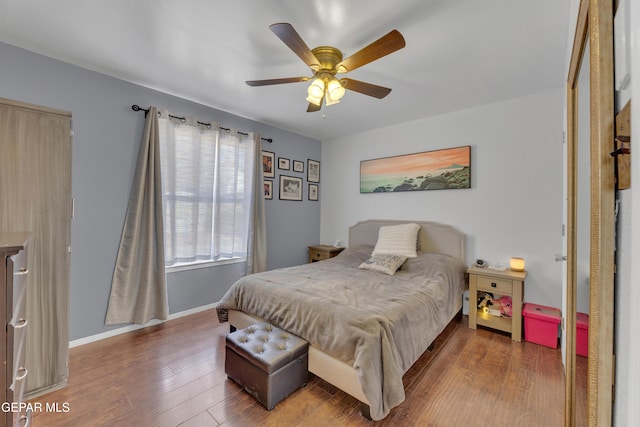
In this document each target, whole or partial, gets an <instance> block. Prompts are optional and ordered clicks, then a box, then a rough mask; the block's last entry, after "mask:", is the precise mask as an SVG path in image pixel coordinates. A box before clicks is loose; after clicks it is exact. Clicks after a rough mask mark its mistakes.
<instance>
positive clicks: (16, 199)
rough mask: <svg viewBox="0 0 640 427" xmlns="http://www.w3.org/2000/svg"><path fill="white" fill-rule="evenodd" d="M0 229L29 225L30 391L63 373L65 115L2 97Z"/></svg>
mask: <svg viewBox="0 0 640 427" xmlns="http://www.w3.org/2000/svg"><path fill="white" fill-rule="evenodd" d="M0 230H2V231H30V232H31V233H32V240H31V242H30V247H29V260H28V268H29V275H28V284H27V289H28V292H27V318H28V319H29V334H28V335H27V346H26V366H27V369H28V370H29V373H28V376H27V392H28V393H30V394H31V395H34V394H37V393H40V392H44V391H46V390H48V389H52V388H59V387H61V386H63V385H65V384H66V382H67V378H68V366H67V360H68V353H69V267H70V245H71V113H69V112H66V111H60V110H54V109H50V108H46V107H40V106H36V105H29V104H24V103H20V102H16V101H10V100H6V99H1V98H0Z"/></svg>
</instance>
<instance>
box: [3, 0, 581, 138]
mask: <svg viewBox="0 0 640 427" xmlns="http://www.w3.org/2000/svg"><path fill="white" fill-rule="evenodd" d="M568 16H569V0H400V1H394V2H391V1H388V0H373V1H372V0H313V1H300V0H254V1H248V0H236V1H231V0H227V1H222V0H180V1H178V0H92V1H87V0H56V1H50V0H0V41H2V42H5V43H8V44H12V45H15V46H19V47H23V48H25V49H28V50H31V51H34V52H37V53H41V54H43V55H47V56H50V57H53V58H57V59H60V60H62V61H66V62H69V63H72V64H76V65H79V66H81V67H84V68H87V69H90V70H95V71H98V72H101V73H104V74H108V75H111V76H114V77H118V78H121V79H123V80H127V81H130V82H133V83H137V84H141V85H143V86H147V87H150V88H153V89H157V90H160V91H162V92H166V93H170V94H174V95H177V96H180V97H183V98H187V99H190V100H193V101H196V102H199V103H202V104H205V105H208V106H211V107H214V108H217V109H221V110H225V111H228V112H231V113H234V114H237V115H240V116H243V117H247V118H250V119H253V120H257V121H259V122H262V123H266V124H270V125H272V126H276V127H279V128H282V129H286V130H290V131H293V132H296V133H299V134H302V135H306V136H309V137H311V138H315V139H319V140H325V139H328V138H332V137H335V136H340V135H345V134H352V133H357V132H361V131H364V130H367V129H371V128H379V127H384V126H389V125H393V124H396V123H401V122H406V121H411V120H415V119H418V118H423V117H428V116H433V115H437V114H441V113H446V112H450V111H455V110H459V109H463V108H469V107H473V106H476V105H482V104H487V103H491V102H496V101H500V100H505V99H509V98H514V97H519V96H523V95H527V94H531V93H535V92H539V91H544V90H548V89H553V88H559V87H563V85H564V82H565V80H566V76H565V75H564V70H565V56H566V43H567V38H568V23H569V22H568V20H569V18H568ZM276 22H289V23H291V24H292V25H293V26H294V28H295V29H296V30H297V32H298V33H299V34H300V35H301V37H302V38H303V39H304V40H305V42H306V43H307V45H308V46H309V47H310V48H314V47H316V46H319V45H330V46H335V47H337V48H339V49H340V50H342V52H343V53H344V56H345V57H347V56H349V55H351V54H352V53H354V52H356V51H357V50H359V49H360V48H362V47H364V46H366V45H367V44H369V43H371V42H372V41H374V40H376V39H377V38H379V37H381V36H383V35H384V34H386V33H387V32H389V31H390V30H392V29H394V28H395V29H397V30H398V31H400V32H401V33H402V34H403V35H404V38H405V40H406V44H407V45H406V47H405V48H404V49H401V50H399V51H397V52H395V53H393V54H391V55H389V56H386V57H384V58H381V59H379V60H377V61H374V62H372V63H370V64H368V65H365V66H364V67H362V68H359V69H357V70H354V71H353V72H351V73H349V74H347V76H348V77H351V78H355V79H358V80H362V81H365V82H369V83H373V84H377V85H381V86H387V87H390V88H392V89H393V91H392V92H391V93H390V94H389V95H388V96H387V97H386V98H384V99H382V100H378V99H376V98H372V97H368V96H365V95H361V94H359V93H356V92H352V91H347V94H346V95H345V97H344V98H343V100H342V102H341V103H340V104H337V105H333V106H330V107H323V109H322V111H320V112H316V113H307V112H306V108H307V102H306V101H305V97H306V90H307V84H305V83H293V84H285V85H277V86H263V87H249V86H247V85H246V84H245V80H260V79H269V78H279V77H296V76H304V75H310V74H311V73H310V71H309V69H308V68H307V66H306V65H305V64H304V63H303V62H302V61H301V60H300V59H299V58H298V57H297V56H296V55H295V54H294V53H293V52H292V51H291V50H289V48H288V47H287V46H286V45H285V44H284V43H283V42H282V41H281V40H280V39H278V38H277V37H276V36H275V35H274V34H273V33H272V32H271V31H270V30H269V25H271V24H273V23H276ZM0 70H1V65H0ZM139 103H140V104H141V105H143V104H144V100H139ZM159 107H162V106H159Z"/></svg>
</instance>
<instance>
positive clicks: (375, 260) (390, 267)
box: [359, 254, 407, 276]
mask: <svg viewBox="0 0 640 427" xmlns="http://www.w3.org/2000/svg"><path fill="white" fill-rule="evenodd" d="M406 260H407V257H406V256H404V255H389V254H382V255H372V256H371V258H369V259H368V260H366V261H365V262H363V263H362V264H360V267H359V268H362V269H364V270H372V271H379V272H380V273H384V274H388V275H389V276H393V275H394V274H396V271H398V269H399V268H400V266H401V265H402V264H404V262H405V261H406Z"/></svg>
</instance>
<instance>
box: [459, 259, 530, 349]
mask: <svg viewBox="0 0 640 427" xmlns="http://www.w3.org/2000/svg"><path fill="white" fill-rule="evenodd" d="M467 273H468V274H469V327H470V328H471V329H476V327H477V325H481V326H486V327H488V328H492V329H497V330H499V331H504V332H509V333H510V334H511V339H512V340H514V341H518V342H520V341H522V296H523V294H524V279H525V277H527V272H526V271H512V270H504V271H499V270H491V269H489V268H478V267H469V269H468V270H467ZM482 292H489V293H491V294H493V296H494V297H495V298H499V297H500V296H501V295H508V296H510V297H511V308H512V317H506V316H502V317H497V316H492V315H491V314H489V313H485V312H483V310H481V309H478V308H477V304H478V303H477V301H478V294H479V293H482Z"/></svg>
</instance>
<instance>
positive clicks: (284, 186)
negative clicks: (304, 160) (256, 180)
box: [280, 175, 302, 201]
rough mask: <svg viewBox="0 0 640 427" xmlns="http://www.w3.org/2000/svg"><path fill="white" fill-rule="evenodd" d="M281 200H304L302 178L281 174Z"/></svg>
mask: <svg viewBox="0 0 640 427" xmlns="http://www.w3.org/2000/svg"><path fill="white" fill-rule="evenodd" d="M280 200H297V201H302V178H298V177H296V176H287V175H280Z"/></svg>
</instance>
